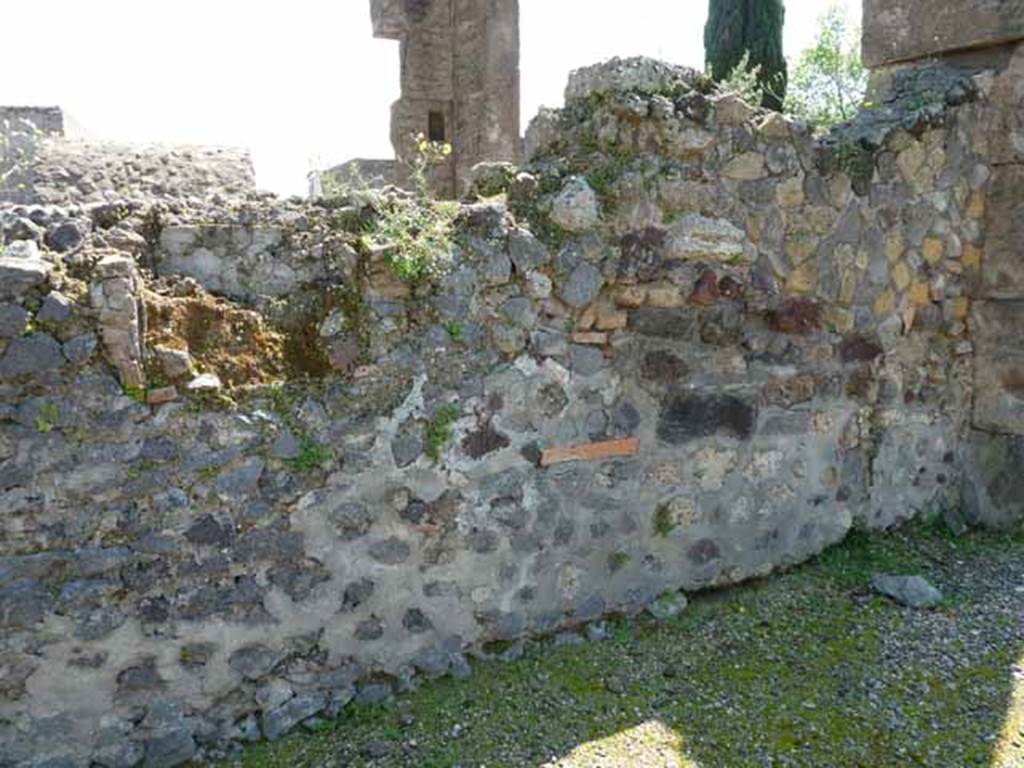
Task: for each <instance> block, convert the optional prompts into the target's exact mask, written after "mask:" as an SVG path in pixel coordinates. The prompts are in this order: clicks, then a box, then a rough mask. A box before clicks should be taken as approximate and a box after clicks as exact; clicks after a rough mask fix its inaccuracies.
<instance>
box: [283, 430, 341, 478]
mask: <svg viewBox="0 0 1024 768" xmlns="http://www.w3.org/2000/svg"><path fill="white" fill-rule="evenodd" d="M330 460H331V451H330V449H329V448H328V447H327V446H325V445H322V444H321V443H318V442H317V441H316V440H314V439H313V438H311V437H308V436H306V437H303V438H301V439H300V441H299V455H298V456H296V457H295V458H294V459H290V460H289V461H288V462H287V463H288V466H290V467H291V468H292V469H294V470H295V471H296V472H312V471H313V470H315V469H319V468H320V467H321V466H323V465H324V464H325V463H326V462H328V461H330Z"/></svg>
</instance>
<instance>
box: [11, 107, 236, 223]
mask: <svg viewBox="0 0 1024 768" xmlns="http://www.w3.org/2000/svg"><path fill="white" fill-rule="evenodd" d="M254 190H255V176H254V172H253V167H252V160H251V158H250V157H249V154H248V152H246V151H244V150H239V149H232V148H226V147H221V148H212V147H190V146H160V145H147V146H133V145H127V144H117V143H114V142H108V141H92V140H85V139H76V138H65V137H64V136H63V115H62V113H61V112H60V110H59V109H55V108H54V109H49V108H32V107H24V108H15V107H0V201H3V202H13V203H20V204H27V205H61V206H69V205H80V204H92V203H99V202H107V201H111V200H124V199H126V198H127V199H135V200H149V201H154V200H172V199H179V198H189V197H197V198H200V199H205V198H207V197H213V196H220V197H221V198H225V197H235V196H240V195H244V194H246V193H251V192H253V191H254Z"/></svg>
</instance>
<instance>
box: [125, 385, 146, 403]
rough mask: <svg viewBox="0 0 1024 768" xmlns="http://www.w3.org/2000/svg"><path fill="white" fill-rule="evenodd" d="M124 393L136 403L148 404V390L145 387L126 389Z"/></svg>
mask: <svg viewBox="0 0 1024 768" xmlns="http://www.w3.org/2000/svg"><path fill="white" fill-rule="evenodd" d="M124 393H125V395H127V396H128V397H130V398H131V399H132V400H134V401H135V402H136V403H141V404H143V405H144V404H145V402H146V389H145V387H125V388H124Z"/></svg>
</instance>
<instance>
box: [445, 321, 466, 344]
mask: <svg viewBox="0 0 1024 768" xmlns="http://www.w3.org/2000/svg"><path fill="white" fill-rule="evenodd" d="M444 329H445V330H446V331H447V332H448V336H449V338H451V340H452V341H456V342H458V341H462V323H460V322H459V321H458V320H449V321H448V322H446V323H445V324H444Z"/></svg>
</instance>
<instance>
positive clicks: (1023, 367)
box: [971, 301, 1024, 434]
mask: <svg viewBox="0 0 1024 768" xmlns="http://www.w3.org/2000/svg"><path fill="white" fill-rule="evenodd" d="M1022 328H1024V301H1013V302H1003V301H980V302H976V303H975V304H974V308H973V313H972V316H971V330H972V332H973V334H974V343H975V366H974V424H975V426H977V427H979V428H980V429H987V430H990V431H993V432H1004V433H1005V432H1009V433H1014V434H1024V335H1022V333H1021V329H1022Z"/></svg>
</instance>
